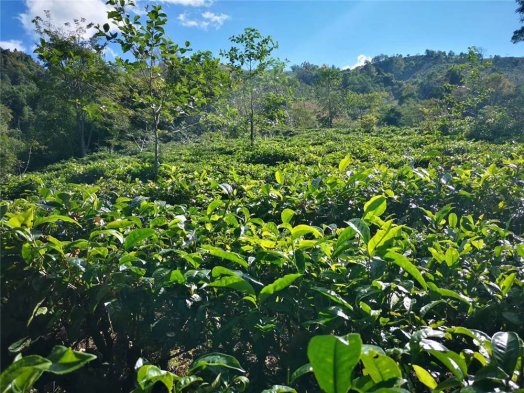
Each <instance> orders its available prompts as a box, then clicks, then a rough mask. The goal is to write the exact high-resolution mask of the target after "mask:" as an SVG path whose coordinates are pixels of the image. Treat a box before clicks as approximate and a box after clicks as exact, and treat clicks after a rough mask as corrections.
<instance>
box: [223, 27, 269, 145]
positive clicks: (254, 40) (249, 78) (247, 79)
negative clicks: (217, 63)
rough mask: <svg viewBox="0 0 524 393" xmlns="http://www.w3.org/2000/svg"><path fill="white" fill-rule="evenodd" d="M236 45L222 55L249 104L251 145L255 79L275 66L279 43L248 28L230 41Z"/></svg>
mask: <svg viewBox="0 0 524 393" xmlns="http://www.w3.org/2000/svg"><path fill="white" fill-rule="evenodd" d="M229 40H230V41H231V42H232V43H234V44H236V45H235V46H233V47H231V49H229V51H227V52H225V51H221V52H220V54H221V55H222V56H224V57H225V58H227V59H228V60H229V64H230V65H231V67H232V68H233V70H234V72H235V76H236V77H237V80H238V81H239V82H240V83H241V89H242V91H243V92H244V93H246V94H245V95H246V96H247V100H248V103H249V111H248V122H249V130H250V132H249V135H250V139H251V145H252V146H253V145H254V144H255V99H256V97H255V89H256V83H255V79H256V78H257V77H258V76H259V75H261V74H262V73H264V72H265V71H266V70H267V69H269V68H270V67H271V66H272V65H274V64H275V59H274V58H273V57H272V56H271V54H272V52H273V51H274V50H275V49H277V48H278V43H277V42H275V41H273V38H272V37H271V36H267V37H264V36H263V35H262V34H261V33H260V32H259V31H258V30H257V29H254V28H252V27H248V28H246V29H244V33H242V34H240V35H237V36H232V37H231V38H230V39H229Z"/></svg>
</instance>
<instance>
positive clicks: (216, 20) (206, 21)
mask: <svg viewBox="0 0 524 393" xmlns="http://www.w3.org/2000/svg"><path fill="white" fill-rule="evenodd" d="M200 16H201V18H191V17H189V16H188V14H187V13H186V12H184V13H183V14H180V15H178V17H177V19H178V21H179V22H180V24H181V25H182V26H184V27H196V28H199V29H203V30H207V29H208V28H209V27H214V28H215V29H218V28H220V27H221V26H222V25H223V24H224V23H225V22H226V21H227V20H228V19H230V18H231V17H230V16H229V15H226V14H215V13H213V12H210V11H206V12H203V13H202V14H201V15H200Z"/></svg>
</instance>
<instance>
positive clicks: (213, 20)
mask: <svg viewBox="0 0 524 393" xmlns="http://www.w3.org/2000/svg"><path fill="white" fill-rule="evenodd" d="M202 18H204V19H205V20H206V21H208V22H209V23H210V24H211V25H212V26H215V27H216V28H217V29H218V28H219V27H221V26H222V25H223V24H224V23H225V21H226V20H228V19H230V16H229V15H226V14H215V13H213V12H210V11H206V12H204V13H203V14H202Z"/></svg>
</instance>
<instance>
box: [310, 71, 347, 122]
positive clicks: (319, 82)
mask: <svg viewBox="0 0 524 393" xmlns="http://www.w3.org/2000/svg"><path fill="white" fill-rule="evenodd" d="M341 82H342V74H341V72H340V70H339V69H338V68H336V67H329V66H323V67H321V68H319V69H318V71H317V76H316V80H315V95H316V98H317V100H318V104H319V105H320V107H321V108H322V109H323V112H324V113H323V119H322V120H324V122H325V123H326V125H327V126H328V127H329V128H331V127H333V120H334V119H335V117H336V116H337V115H338V114H339V113H340V111H341V108H342V92H341Z"/></svg>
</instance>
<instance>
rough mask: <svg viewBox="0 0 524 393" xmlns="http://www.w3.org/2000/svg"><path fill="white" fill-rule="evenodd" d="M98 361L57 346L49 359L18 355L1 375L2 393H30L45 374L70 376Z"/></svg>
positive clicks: (0, 386) (89, 356) (93, 356)
mask: <svg viewBox="0 0 524 393" xmlns="http://www.w3.org/2000/svg"><path fill="white" fill-rule="evenodd" d="M95 359H96V356H95V355H93V354H90V353H84V352H77V351H73V350H72V349H71V348H66V347H64V346H61V345H57V346H55V347H54V348H53V350H52V351H51V353H50V354H49V356H48V357H47V358H44V357H42V356H39V355H29V356H22V355H18V356H17V357H16V359H15V360H14V362H13V363H12V364H11V365H10V366H8V367H7V368H6V369H4V371H3V372H2V374H0V391H1V392H2V393H11V392H13V393H15V392H16V393H28V392H30V391H32V387H33V385H34V384H35V383H36V381H37V380H38V379H39V378H40V377H41V376H42V374H43V373H52V374H56V375H63V374H69V373H71V372H73V371H75V370H78V369H79V368H81V367H83V366H84V365H86V364H87V363H89V362H91V361H93V360H95Z"/></svg>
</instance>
